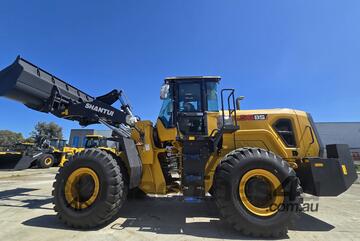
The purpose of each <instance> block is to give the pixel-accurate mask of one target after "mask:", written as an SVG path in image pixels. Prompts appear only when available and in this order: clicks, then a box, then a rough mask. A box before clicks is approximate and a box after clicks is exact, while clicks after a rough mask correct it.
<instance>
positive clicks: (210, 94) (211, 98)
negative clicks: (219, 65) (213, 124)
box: [206, 82, 219, 112]
mask: <svg viewBox="0 0 360 241" xmlns="http://www.w3.org/2000/svg"><path fill="white" fill-rule="evenodd" d="M206 99H207V110H208V111H212V112H218V111H219V103H218V94H217V83H216V82H207V83H206Z"/></svg>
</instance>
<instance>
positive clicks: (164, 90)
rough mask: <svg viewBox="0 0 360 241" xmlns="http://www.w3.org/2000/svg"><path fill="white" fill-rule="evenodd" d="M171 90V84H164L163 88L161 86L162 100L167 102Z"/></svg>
mask: <svg viewBox="0 0 360 241" xmlns="http://www.w3.org/2000/svg"><path fill="white" fill-rule="evenodd" d="M169 89H170V86H169V84H163V86H161V89H160V99H161V100H165V99H167V98H168V96H169Z"/></svg>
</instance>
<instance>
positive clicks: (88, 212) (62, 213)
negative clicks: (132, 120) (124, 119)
mask: <svg viewBox="0 0 360 241" xmlns="http://www.w3.org/2000/svg"><path fill="white" fill-rule="evenodd" d="M79 170H80V171H81V170H82V172H83V173H85V174H84V175H82V176H81V175H80V174H79V176H78V179H77V181H74V182H72V180H76V179H74V178H73V176H74V175H75V176H76V175H77V174H76V173H81V172H80V171H79ZM86 173H87V174H89V173H90V174H89V175H87V174H86ZM94 173H95V174H94ZM86 175H87V176H86ZM126 177H127V175H126V169H125V167H124V165H122V164H121V163H118V162H117V161H116V159H115V158H114V157H113V156H112V155H110V154H109V153H107V152H105V151H102V150H99V149H86V150H85V151H82V152H79V153H76V154H75V155H74V156H72V157H70V159H69V161H67V162H65V164H64V167H62V168H60V169H59V173H58V174H57V175H56V177H55V182H54V185H53V187H54V189H53V196H54V210H55V212H56V213H57V216H58V218H59V219H60V220H62V221H63V222H64V223H65V224H66V225H68V226H70V227H73V228H78V229H90V228H95V227H98V226H100V225H104V224H106V223H107V222H109V221H110V220H111V219H112V218H114V217H115V216H116V214H117V213H118V211H119V209H120V208H121V207H122V205H123V204H124V202H125V200H126V196H127V190H128V186H127V185H126V183H127V181H126V180H125V179H126ZM86 178H87V179H88V180H86ZM82 179H83V180H82ZM96 179H97V180H96ZM89 180H90V181H89ZM86 181H87V182H86ZM96 181H98V183H97V184H98V185H96ZM72 183H75V184H74V187H75V188H77V189H76V191H75V194H74V195H73V194H72V193H71V195H70V194H69V191H68V190H73V188H72V187H71V189H67V188H68V186H71V185H72ZM96 187H98V188H96ZM65 191H66V193H65ZM71 192H72V191H71ZM72 195H73V196H74V199H73V200H74V202H72V201H69V200H70V199H69V196H70V197H71V196H72ZM76 195H77V196H76ZM90 196H91V197H90ZM89 197H90V198H89ZM85 199H86V200H87V201H84V200H85Z"/></svg>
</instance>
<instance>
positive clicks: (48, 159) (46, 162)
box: [44, 157, 52, 166]
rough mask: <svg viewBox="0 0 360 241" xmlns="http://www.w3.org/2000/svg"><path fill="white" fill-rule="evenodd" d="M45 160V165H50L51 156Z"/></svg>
mask: <svg viewBox="0 0 360 241" xmlns="http://www.w3.org/2000/svg"><path fill="white" fill-rule="evenodd" d="M44 162H45V165H47V166H48V165H50V164H51V162H52V159H51V157H48V158H46V159H45V161H44Z"/></svg>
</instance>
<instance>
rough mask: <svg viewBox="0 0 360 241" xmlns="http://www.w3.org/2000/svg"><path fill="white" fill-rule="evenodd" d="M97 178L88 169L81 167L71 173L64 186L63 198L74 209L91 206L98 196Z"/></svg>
mask: <svg viewBox="0 0 360 241" xmlns="http://www.w3.org/2000/svg"><path fill="white" fill-rule="evenodd" d="M99 187H100V185H99V178H98V176H97V174H96V173H95V172H94V171H93V170H92V169H90V168H87V167H82V168H79V169H76V170H75V171H73V172H72V173H71V174H70V176H69V177H68V179H67V181H66V184H65V198H66V201H67V202H68V204H69V205H70V206H71V207H73V208H75V209H85V208H87V207H89V206H90V205H92V204H93V203H94V202H95V200H96V198H97V196H98V194H99Z"/></svg>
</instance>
